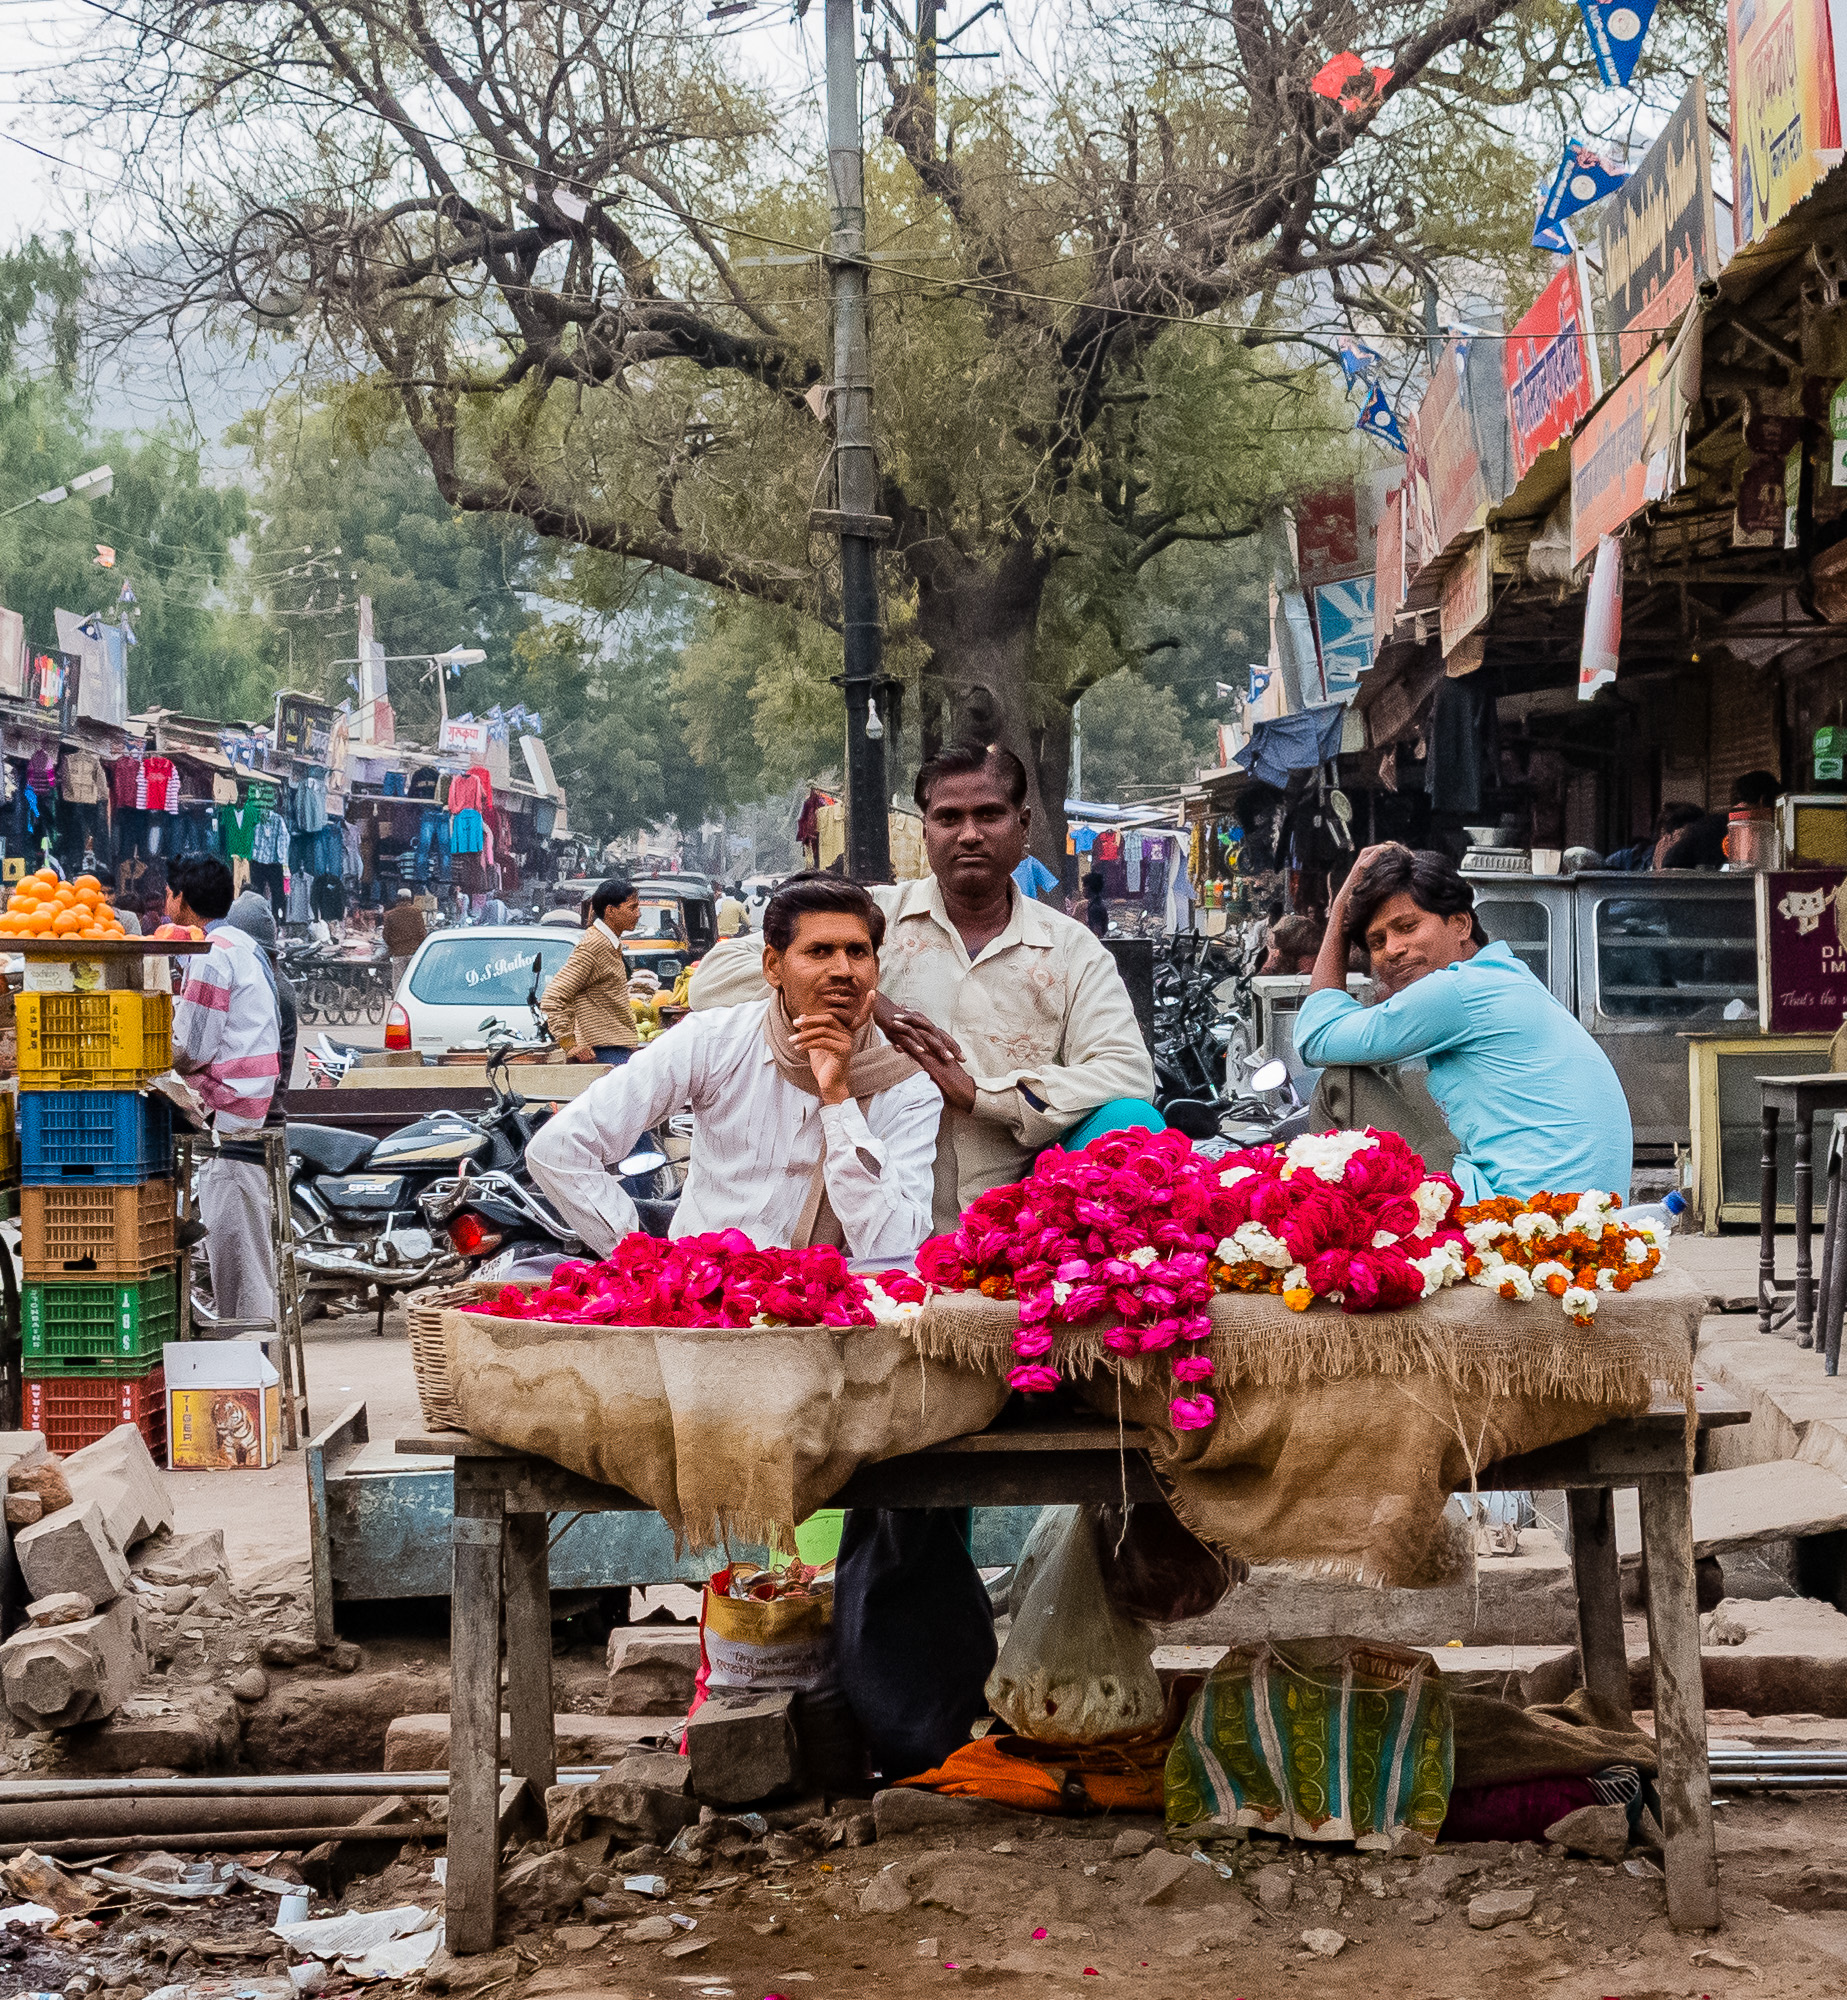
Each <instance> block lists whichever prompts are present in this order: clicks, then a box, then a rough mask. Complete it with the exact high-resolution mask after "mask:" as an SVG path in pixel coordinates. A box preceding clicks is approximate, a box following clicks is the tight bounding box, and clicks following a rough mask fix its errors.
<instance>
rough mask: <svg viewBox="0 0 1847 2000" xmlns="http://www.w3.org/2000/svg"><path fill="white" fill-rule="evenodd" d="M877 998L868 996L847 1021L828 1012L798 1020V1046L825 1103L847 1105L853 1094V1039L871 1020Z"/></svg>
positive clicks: (824, 1011) (797, 1018)
mask: <svg viewBox="0 0 1847 2000" xmlns="http://www.w3.org/2000/svg"><path fill="white" fill-rule="evenodd" d="M874 997H875V996H874V995H873V994H871V993H868V994H867V995H866V998H865V1000H864V1002H863V1003H862V1005H861V1006H860V1007H859V1008H858V1009H857V1011H856V1013H855V1014H854V1015H853V1016H850V1017H848V1018H846V1019H843V1018H842V1017H841V1016H840V1015H838V1014H836V1013H833V1012H831V1011H828V1010H825V1009H821V1010H817V1011H815V1012H812V1013H807V1014H798V1015H797V1016H796V1017H795V1024H794V1025H795V1045H796V1047H797V1048H799V1049H800V1050H801V1051H802V1052H803V1054H804V1055H806V1056H807V1058H808V1061H809V1064H810V1066H811V1067H812V1068H813V1070H814V1080H815V1082H816V1083H817V1084H818V1085H819V1086H820V1090H821V1102H822V1103H823V1104H844V1103H845V1102H846V1101H847V1099H848V1097H849V1096H851V1095H852V1092H851V1089H850V1077H851V1072H852V1065H853V1037H854V1036H855V1035H856V1034H858V1032H859V1031H860V1029H861V1028H863V1027H864V1026H865V1025H866V1023H867V1022H868V1021H869V1020H871V1018H872V1003H873V1000H874Z"/></svg>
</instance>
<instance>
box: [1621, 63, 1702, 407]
mask: <svg viewBox="0 0 1847 2000" xmlns="http://www.w3.org/2000/svg"><path fill="white" fill-rule="evenodd" d="M1602 242H1603V285H1604V292H1605V295H1606V297H1607V298H1608V300H1609V303H1610V327H1611V330H1612V331H1613V332H1615V333H1616V334H1617V335H1618V336H1619V346H1620V348H1621V353H1622V365H1623V366H1624V367H1625V368H1633V367H1634V366H1635V364H1636V362H1638V361H1639V360H1640V359H1641V358H1642V356H1643V355H1644V354H1646V353H1647V352H1648V349H1649V347H1650V346H1651V345H1652V344H1653V342H1654V341H1655V340H1656V339H1657V338H1659V337H1660V336H1662V335H1664V334H1666V333H1668V332H1670V331H1671V330H1672V328H1673V325H1674V322H1675V321H1676V320H1677V319H1679V317H1680V315H1681V314H1682V313H1683V312H1685V311H1686V309H1687V308H1688V306H1690V305H1691V304H1692V303H1693V294H1694V290H1695V288H1696V287H1697V286H1698V284H1699V281H1700V279H1701V278H1704V277H1709V276H1711V275H1712V274H1713V273H1714V272H1716V271H1717V270H1718V268H1719V250H1718V221H1717V218H1716V215H1715V213H1714V209H1713V202H1712V141H1711V138H1710V136H1709V133H1708V128H1707V124H1706V85H1705V83H1704V81H1703V80H1700V79H1696V80H1695V82H1694V84H1693V87H1692V89H1691V90H1689V91H1688V92H1687V94H1686V96H1685V97H1683V98H1682V99H1681V100H1680V103H1679V105H1678V106H1677V107H1676V108H1675V111H1674V115H1673V116H1672V117H1671V118H1670V119H1669V120H1668V121H1667V123H1666V125H1665V126H1663V127H1662V130H1661V136H1660V137H1659V138H1658V139H1657V140H1656V141H1655V143H1654V144H1653V145H1652V146H1650V147H1649V149H1648V151H1647V152H1646V153H1645V154H1644V155H1643V157H1642V164H1641V165H1640V166H1639V167H1637V168H1636V170H1635V172H1634V173H1632V174H1631V175H1630V176H1629V178H1628V179H1627V180H1626V181H1625V182H1624V183H1623V185H1622V186H1621V187H1620V188H1618V189H1617V190H1616V192H1615V193H1614V194H1613V195H1612V196H1611V197H1610V200H1609V204H1608V206H1607V207H1606V208H1605V210H1604V215H1603V226H1602Z"/></svg>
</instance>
